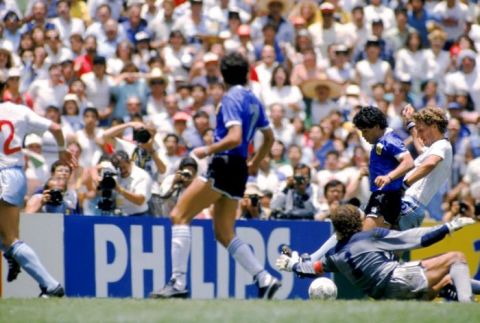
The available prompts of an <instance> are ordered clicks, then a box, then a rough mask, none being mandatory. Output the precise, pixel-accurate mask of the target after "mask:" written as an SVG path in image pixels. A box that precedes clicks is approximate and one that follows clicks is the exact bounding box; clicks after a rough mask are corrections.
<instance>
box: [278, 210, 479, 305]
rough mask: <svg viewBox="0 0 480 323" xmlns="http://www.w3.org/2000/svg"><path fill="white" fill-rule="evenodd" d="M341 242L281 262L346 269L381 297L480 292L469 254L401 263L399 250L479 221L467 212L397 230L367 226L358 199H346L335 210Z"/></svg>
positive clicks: (302, 270)
mask: <svg viewBox="0 0 480 323" xmlns="http://www.w3.org/2000/svg"><path fill="white" fill-rule="evenodd" d="M331 219H332V224H333V228H334V229H335V233H336V236H337V239H338V243H337V245H336V246H335V247H334V248H332V249H330V250H329V251H328V252H327V253H326V254H325V255H323V256H322V257H321V258H320V260H318V261H315V262H311V261H300V259H299V258H298V257H291V256H289V255H286V254H283V255H281V256H280V257H279V258H278V259H277V261H276V264H277V267H278V268H279V269H280V270H284V271H293V272H295V273H297V274H298V275H299V276H300V277H315V276H317V275H321V274H323V273H324V272H340V273H342V274H343V275H344V276H345V277H346V278H347V279H348V280H349V281H350V282H351V283H352V284H354V285H355V286H357V287H359V288H361V289H362V290H363V291H364V292H365V293H366V294H367V295H369V296H370V297H372V298H375V299H425V300H427V299H432V298H434V297H436V296H437V295H439V294H442V292H443V291H445V290H447V289H449V290H451V291H453V292H454V293H455V294H456V295H455V298H456V299H457V300H458V301H460V302H471V301H472V293H475V294H479V293H480V282H479V281H478V280H473V279H470V273H469V268H468V264H467V262H466V259H465V255H464V254H463V253H461V252H446V253H444V254H441V255H438V256H434V257H431V258H427V259H422V260H420V261H411V262H407V263H403V264H401V263H399V262H398V261H397V260H396V257H395V254H394V252H398V251H406V250H412V249H418V248H424V247H428V246H430V245H432V244H434V243H436V242H438V241H440V240H442V239H443V238H444V237H445V236H446V235H447V234H450V233H452V232H454V231H457V230H459V229H461V228H463V227H464V226H467V225H470V224H473V223H475V221H474V220H473V219H472V218H467V217H461V218H456V219H454V220H452V221H451V222H449V223H446V224H441V225H437V226H434V227H429V228H416V229H410V230H406V231H401V232H400V231H394V230H388V229H385V228H374V229H373V230H370V231H363V232H362V219H361V216H360V212H359V211H358V209H357V208H356V207H354V206H352V205H341V206H339V207H338V208H337V209H336V210H334V211H333V212H332V214H331Z"/></svg>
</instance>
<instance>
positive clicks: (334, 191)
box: [315, 179, 346, 221]
mask: <svg viewBox="0 0 480 323" xmlns="http://www.w3.org/2000/svg"><path fill="white" fill-rule="evenodd" d="M345 191H346V188H345V184H343V183H342V182H340V181H339V180H336V179H332V180H331V181H329V182H327V184H325V188H324V195H325V202H322V203H321V204H320V207H319V210H318V213H317V214H316V215H315V220H318V221H324V220H326V219H327V218H330V214H331V213H332V212H333V211H334V210H335V209H336V208H337V207H338V206H339V205H340V204H342V203H343V199H344V198H345Z"/></svg>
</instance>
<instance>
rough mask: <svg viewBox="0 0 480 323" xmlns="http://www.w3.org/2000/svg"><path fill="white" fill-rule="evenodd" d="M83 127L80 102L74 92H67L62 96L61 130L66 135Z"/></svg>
mask: <svg viewBox="0 0 480 323" xmlns="http://www.w3.org/2000/svg"><path fill="white" fill-rule="evenodd" d="M82 127H83V123H82V116H81V115H80V102H79V100H78V97H77V95H76V94H73V93H69V94H67V95H65V97H64V98H63V106H62V130H63V132H64V134H65V136H66V137H68V136H71V135H73V134H74V133H75V132H76V131H78V130H80V129H81V128H82Z"/></svg>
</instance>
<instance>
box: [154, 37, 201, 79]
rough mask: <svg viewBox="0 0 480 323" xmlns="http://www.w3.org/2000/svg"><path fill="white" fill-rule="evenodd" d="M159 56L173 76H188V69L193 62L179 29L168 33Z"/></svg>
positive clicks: (191, 54) (190, 52)
mask: <svg viewBox="0 0 480 323" xmlns="http://www.w3.org/2000/svg"><path fill="white" fill-rule="evenodd" d="M160 56H161V57H162V58H163V59H164V61H165V66H168V69H169V72H170V73H171V74H172V76H173V77H184V78H187V77H188V71H189V70H190V68H191V67H192V64H193V53H192V51H191V50H190V48H189V47H188V46H187V44H186V39H185V37H184V35H183V34H182V32H181V31H180V30H173V31H172V32H171V33H170V36H169V40H168V44H167V45H166V46H165V47H164V48H163V49H162V50H161V53H160Z"/></svg>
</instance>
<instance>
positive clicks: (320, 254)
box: [310, 233, 338, 262]
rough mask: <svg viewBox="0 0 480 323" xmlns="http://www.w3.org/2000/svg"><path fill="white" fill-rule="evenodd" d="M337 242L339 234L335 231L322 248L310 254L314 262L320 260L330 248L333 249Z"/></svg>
mask: <svg viewBox="0 0 480 323" xmlns="http://www.w3.org/2000/svg"><path fill="white" fill-rule="evenodd" d="M337 242H338V240H337V235H336V234H335V233H334V234H332V235H331V236H330V238H328V240H327V241H325V242H324V243H323V244H322V246H321V247H320V248H318V250H317V251H315V252H314V253H312V254H311V255H310V258H311V260H312V262H314V261H317V260H320V258H322V257H323V256H324V255H325V254H326V253H327V252H328V250H330V249H332V248H333V247H335V246H336V245H337Z"/></svg>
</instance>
